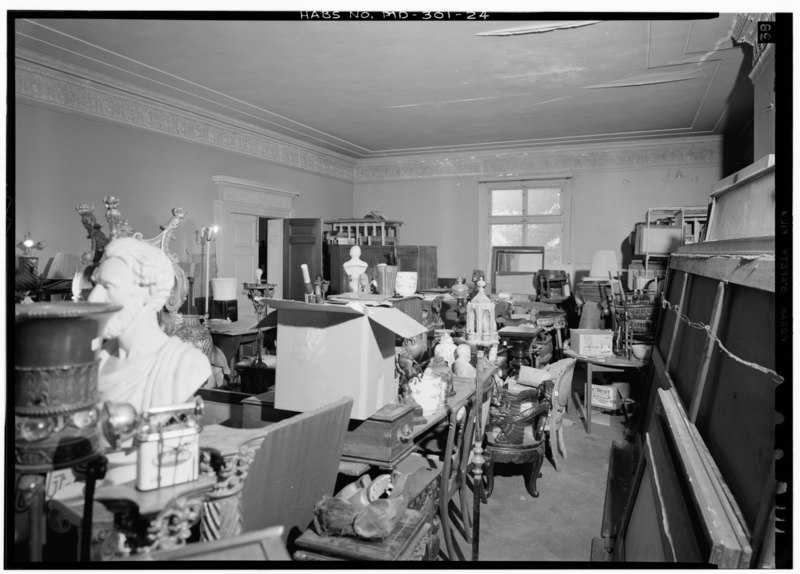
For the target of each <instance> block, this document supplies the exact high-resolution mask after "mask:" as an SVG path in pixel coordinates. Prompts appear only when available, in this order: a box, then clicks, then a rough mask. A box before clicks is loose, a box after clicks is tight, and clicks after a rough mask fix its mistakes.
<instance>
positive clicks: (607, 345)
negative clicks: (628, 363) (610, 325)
mask: <svg viewBox="0 0 800 574" xmlns="http://www.w3.org/2000/svg"><path fill="white" fill-rule="evenodd" d="M569 338H570V346H571V348H572V350H573V351H575V352H576V353H578V354H579V355H583V356H584V357H610V356H612V355H613V354H614V333H613V331H611V330H608V329H570V330H569Z"/></svg>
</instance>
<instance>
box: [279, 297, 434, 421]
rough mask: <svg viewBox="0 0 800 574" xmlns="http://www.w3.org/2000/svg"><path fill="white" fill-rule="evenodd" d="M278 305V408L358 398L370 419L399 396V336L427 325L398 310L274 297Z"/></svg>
mask: <svg viewBox="0 0 800 574" xmlns="http://www.w3.org/2000/svg"><path fill="white" fill-rule="evenodd" d="M267 304H268V305H269V307H270V308H271V309H276V310H277V315H278V316H277V323H278V336H277V347H278V353H277V368H276V373H275V408H278V409H284V410H289V411H298V412H304V411H308V410H311V409H314V408H317V407H320V406H322V405H325V404H328V403H330V402H333V401H335V400H337V399H339V398H340V397H343V396H349V397H352V398H353V409H352V412H351V414H350V417H351V418H353V419H359V420H364V419H366V418H368V417H369V416H370V415H372V414H373V413H375V412H376V411H378V410H380V409H381V407H383V406H384V405H385V404H387V403H389V402H392V401H393V400H395V398H396V397H397V391H398V389H397V383H396V381H395V377H394V371H395V358H394V354H395V336H396V335H399V336H400V337H403V338H407V339H409V338H412V337H415V336H417V335H420V334H422V333H425V332H426V331H427V329H426V328H425V327H424V326H423V325H421V324H420V323H418V322H417V321H415V320H414V319H412V318H411V317H409V316H408V315H406V314H405V313H403V312H402V311H399V310H397V309H393V308H390V307H377V306H376V307H369V306H363V305H359V304H352V303H351V304H348V305H336V304H314V303H302V302H299V301H284V300H278V299H270V300H269V301H268V303H267Z"/></svg>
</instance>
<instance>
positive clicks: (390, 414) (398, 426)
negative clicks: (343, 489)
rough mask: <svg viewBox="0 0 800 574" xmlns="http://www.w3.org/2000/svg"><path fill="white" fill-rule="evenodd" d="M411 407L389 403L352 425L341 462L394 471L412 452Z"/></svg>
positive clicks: (412, 421) (412, 425) (412, 422)
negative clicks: (387, 468)
mask: <svg viewBox="0 0 800 574" xmlns="http://www.w3.org/2000/svg"><path fill="white" fill-rule="evenodd" d="M413 429H414V407H413V406H411V405H403V404H399V403H389V404H387V405H385V406H383V407H382V408H381V409H380V410H378V411H377V412H376V413H374V414H373V415H371V416H370V417H369V418H368V419H366V420H364V421H363V422H358V423H357V424H356V422H355V421H353V422H351V429H350V430H349V431H348V432H347V434H345V438H344V451H343V458H344V459H345V460H349V461H354V462H364V463H367V464H372V465H376V466H384V467H393V466H395V465H396V463H397V462H398V461H399V460H401V459H402V458H403V457H404V456H406V455H407V454H408V453H409V452H411V450H413V448H414V441H413V440H412V438H413Z"/></svg>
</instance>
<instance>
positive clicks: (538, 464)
mask: <svg viewBox="0 0 800 574" xmlns="http://www.w3.org/2000/svg"><path fill="white" fill-rule="evenodd" d="M542 446H543V447H544V445H542ZM543 462H544V449H542V450H539V449H537V450H535V451H534V453H533V460H532V461H531V462H530V463H528V464H526V465H525V489H526V490H527V491H528V494H530V495H531V496H532V497H534V498H539V491H538V490H537V488H536V480H537V479H538V478H541V476H542V473H541V472H540V471H541V469H542V463H543Z"/></svg>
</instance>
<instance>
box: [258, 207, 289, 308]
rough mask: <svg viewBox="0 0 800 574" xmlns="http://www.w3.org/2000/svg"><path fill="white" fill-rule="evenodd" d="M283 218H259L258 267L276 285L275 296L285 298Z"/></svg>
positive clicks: (265, 279) (266, 279)
mask: <svg viewBox="0 0 800 574" xmlns="http://www.w3.org/2000/svg"><path fill="white" fill-rule="evenodd" d="M283 248H284V246H283V218H280V217H259V218H258V263H257V265H258V268H259V269H261V271H262V275H261V278H262V280H264V281H267V282H268V283H273V284H275V285H276V287H275V297H276V298H277V299H282V298H283V291H284V290H283V277H282V276H281V273H282V269H283Z"/></svg>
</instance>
